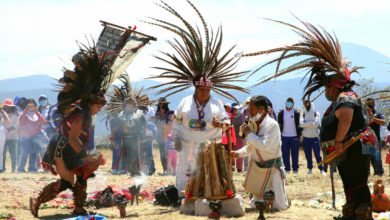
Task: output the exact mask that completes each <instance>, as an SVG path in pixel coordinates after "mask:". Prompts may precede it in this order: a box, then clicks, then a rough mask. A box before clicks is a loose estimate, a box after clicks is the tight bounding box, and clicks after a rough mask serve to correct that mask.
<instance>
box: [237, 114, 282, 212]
mask: <svg viewBox="0 0 390 220" xmlns="http://www.w3.org/2000/svg"><path fill="white" fill-rule="evenodd" d="M258 118H259V115H258V116H257V117H255V118H254V119H251V120H257V119H258ZM260 126H261V128H260V130H259V132H258V134H257V135H256V134H254V133H253V132H252V133H250V134H249V135H248V137H247V138H246V143H247V145H246V146H245V147H243V148H241V149H240V150H238V151H236V153H237V154H239V155H240V156H241V155H243V156H250V160H254V161H256V162H261V161H260V160H259V157H258V156H257V154H256V149H257V151H258V152H259V153H260V155H261V158H262V160H263V161H267V160H271V159H276V158H279V157H281V155H282V152H281V145H282V142H281V138H280V129H279V125H278V122H276V121H275V120H274V119H273V118H271V117H269V115H267V116H266V117H265V118H264V120H263V122H262V123H261V125H260ZM271 189H272V190H273V191H274V192H275V200H274V204H273V206H274V208H275V209H279V210H282V209H287V208H288V200H287V195H286V191H285V187H284V179H283V178H282V174H281V172H280V170H279V169H277V170H276V171H275V173H274V176H273V178H272V187H271ZM258 199H259V198H256V196H255V198H254V200H258ZM251 206H252V204H251Z"/></svg>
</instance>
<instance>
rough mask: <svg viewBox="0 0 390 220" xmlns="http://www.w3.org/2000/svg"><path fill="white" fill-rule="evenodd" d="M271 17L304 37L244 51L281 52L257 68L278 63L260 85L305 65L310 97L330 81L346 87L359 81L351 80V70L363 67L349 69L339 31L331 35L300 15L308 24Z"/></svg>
mask: <svg viewBox="0 0 390 220" xmlns="http://www.w3.org/2000/svg"><path fill="white" fill-rule="evenodd" d="M267 20H270V21H273V22H277V23H280V24H283V25H286V26H288V27H290V28H291V29H292V30H293V31H294V32H295V33H297V34H298V35H299V36H300V37H301V41H299V42H298V43H296V44H293V45H291V46H284V47H278V48H274V49H270V50H264V51H259V52H255V53H249V54H244V55H243V56H257V55H263V54H271V53H281V54H280V56H279V57H278V58H275V59H273V60H271V61H269V62H267V63H265V64H264V65H262V66H260V67H259V68H258V69H256V70H255V71H254V72H253V73H255V72H257V71H259V70H260V69H261V68H263V67H265V66H267V65H270V64H273V63H276V71H275V73H274V74H272V75H271V74H270V75H268V76H265V77H264V78H262V79H261V80H260V82H259V83H257V84H256V85H259V84H262V83H265V82H267V81H269V80H271V79H272V78H276V77H279V76H282V75H285V74H287V73H290V72H293V71H296V70H305V69H308V72H307V73H306V75H305V77H306V76H307V75H309V79H308V82H307V84H306V86H305V91H304V95H303V98H306V97H307V98H309V99H310V95H311V94H312V93H313V92H314V91H317V90H319V89H320V88H321V87H323V86H327V85H329V86H334V87H337V88H339V89H342V90H344V89H349V88H351V87H352V86H353V85H354V84H355V82H354V81H352V80H351V74H352V73H354V72H358V70H359V69H361V68H362V67H353V68H351V69H349V63H348V62H347V60H346V59H345V58H343V56H342V52H341V46H340V43H339V40H338V39H337V37H336V36H335V35H331V34H330V33H329V32H327V31H326V30H325V29H324V28H322V27H321V28H317V27H315V26H314V25H312V24H310V23H308V22H303V21H301V20H299V19H298V20H299V21H300V22H301V23H302V24H303V25H304V28H300V27H297V26H295V25H292V24H289V23H286V22H282V21H278V20H272V19H267ZM296 57H301V58H302V59H301V60H300V61H298V62H296V63H294V64H293V65H290V66H288V67H287V68H284V69H280V65H281V63H282V61H285V60H288V59H291V58H296ZM253 73H252V74H253ZM252 74H251V75H252ZM305 77H304V78H305Z"/></svg>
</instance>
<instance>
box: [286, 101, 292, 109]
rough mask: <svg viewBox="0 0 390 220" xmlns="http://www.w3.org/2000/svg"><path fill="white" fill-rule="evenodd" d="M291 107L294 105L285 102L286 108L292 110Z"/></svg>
mask: <svg viewBox="0 0 390 220" xmlns="http://www.w3.org/2000/svg"><path fill="white" fill-rule="evenodd" d="M293 106H294V103H292V102H286V108H292V107H293Z"/></svg>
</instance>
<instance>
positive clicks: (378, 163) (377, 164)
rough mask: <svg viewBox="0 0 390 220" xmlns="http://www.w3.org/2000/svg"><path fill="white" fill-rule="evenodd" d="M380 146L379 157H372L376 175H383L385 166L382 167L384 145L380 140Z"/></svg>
mask: <svg viewBox="0 0 390 220" xmlns="http://www.w3.org/2000/svg"><path fill="white" fill-rule="evenodd" d="M378 144H379V150H378V151H379V154H378V155H377V156H371V165H372V167H373V168H374V175H381V176H382V175H383V173H384V171H383V166H382V143H381V140H378Z"/></svg>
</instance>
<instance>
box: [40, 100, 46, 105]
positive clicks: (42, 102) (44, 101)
mask: <svg viewBox="0 0 390 220" xmlns="http://www.w3.org/2000/svg"><path fill="white" fill-rule="evenodd" d="M39 104H40V105H42V106H46V105H47V100H41V101H39Z"/></svg>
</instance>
